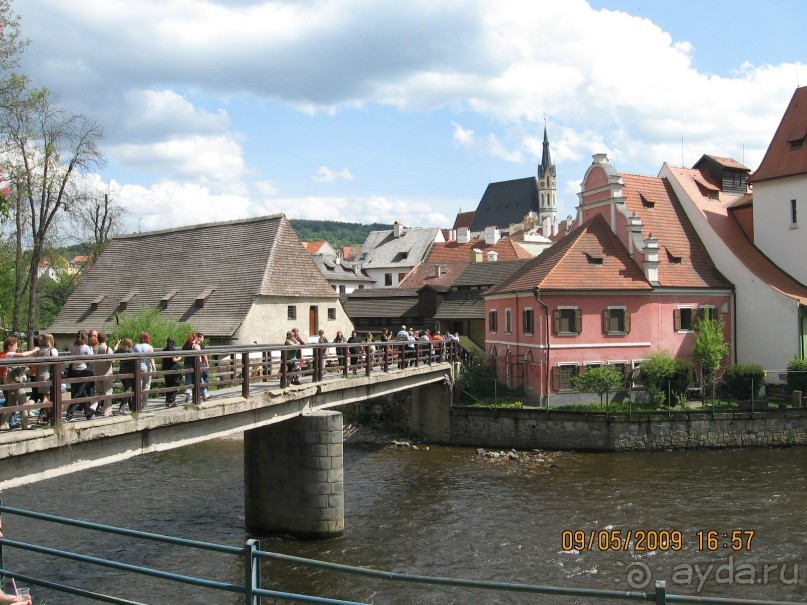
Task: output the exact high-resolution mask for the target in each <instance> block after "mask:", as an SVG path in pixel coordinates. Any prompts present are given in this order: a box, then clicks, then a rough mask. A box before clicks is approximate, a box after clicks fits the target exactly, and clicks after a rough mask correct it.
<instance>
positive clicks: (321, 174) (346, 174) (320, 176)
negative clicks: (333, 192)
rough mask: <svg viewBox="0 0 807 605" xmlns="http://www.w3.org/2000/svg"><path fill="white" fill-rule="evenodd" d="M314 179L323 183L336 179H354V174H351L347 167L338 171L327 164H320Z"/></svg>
mask: <svg viewBox="0 0 807 605" xmlns="http://www.w3.org/2000/svg"><path fill="white" fill-rule="evenodd" d="M314 180H315V181H319V182H321V183H333V182H334V181H336V180H342V181H352V180H353V175H352V174H350V170H348V169H347V168H343V169H342V170H339V171H336V170H331V169H330V168H328V167H327V166H320V167H319V168H317V173H316V175H314Z"/></svg>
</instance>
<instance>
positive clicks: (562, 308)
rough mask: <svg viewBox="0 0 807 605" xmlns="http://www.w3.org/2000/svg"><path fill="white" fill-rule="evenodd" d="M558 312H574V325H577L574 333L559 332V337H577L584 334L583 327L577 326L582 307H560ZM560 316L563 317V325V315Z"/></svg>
mask: <svg viewBox="0 0 807 605" xmlns="http://www.w3.org/2000/svg"><path fill="white" fill-rule="evenodd" d="M557 310H558V311H574V323H575V326H574V327H575V330H574V331H572V332H564V331H562V330H558V336H577V335H578V334H580V332H582V330H581V329H580V328H581V327H582V326H578V325H577V312H578V311H579V310H580V307H577V306H572V305H569V306H558V307H557ZM560 315H561V318H560V319H561V323H563V313H561V314H560Z"/></svg>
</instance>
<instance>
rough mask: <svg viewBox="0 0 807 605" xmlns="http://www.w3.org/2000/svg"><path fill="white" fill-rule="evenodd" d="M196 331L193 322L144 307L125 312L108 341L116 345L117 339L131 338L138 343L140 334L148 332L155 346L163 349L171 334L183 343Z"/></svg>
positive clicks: (178, 341)
mask: <svg viewBox="0 0 807 605" xmlns="http://www.w3.org/2000/svg"><path fill="white" fill-rule="evenodd" d="M194 331H195V329H194V327H193V326H192V325H191V324H189V323H184V322H178V321H175V320H173V319H169V318H167V317H165V316H164V315H163V314H162V313H160V310H159V309H150V308H148V307H142V308H140V309H138V310H137V311H135V312H133V313H125V314H123V315H122V316H121V318H120V323H119V324H118V325H117V327H116V328H115V329H114V330H112V331H111V332H110V334H109V338H108V342H109V343H110V344H111V345H114V344H115V342H116V341H117V340H123V339H124V338H131V339H132V341H133V342H135V343H137V342H139V338H140V334H141V333H142V332H148V333H149V336H151V344H152V345H153V346H154V348H155V349H161V348H163V347H164V346H165V341H166V339H167V338H168V337H169V336H173V337H174V338H175V339H176V341H177V343H179V344H182V343H183V342H185V339H187V337H188V334H190V333H191V332H194Z"/></svg>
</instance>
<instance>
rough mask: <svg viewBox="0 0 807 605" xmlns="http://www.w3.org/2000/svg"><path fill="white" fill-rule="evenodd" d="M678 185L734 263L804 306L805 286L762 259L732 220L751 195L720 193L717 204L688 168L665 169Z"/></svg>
mask: <svg viewBox="0 0 807 605" xmlns="http://www.w3.org/2000/svg"><path fill="white" fill-rule="evenodd" d="M667 167H668V169H669V170H670V171H671V172H672V173H673V174H674V175H675V178H677V180H678V182H679V183H680V184H681V186H682V187H683V188H684V190H685V191H686V192H687V194H688V196H689V198H690V199H691V200H692V202H693V204H694V205H695V207H696V208H697V209H698V211H699V212H700V213H701V214H702V215H703V217H704V218H705V219H706V222H707V223H708V224H709V226H710V227H711V228H712V229H713V230H714V232H715V234H716V235H717V236H718V237H720V239H721V240H722V241H723V243H724V244H725V245H726V246H727V247H728V248H729V249H730V250H731V251H732V252H733V253H734V255H735V256H736V257H737V259H738V260H739V261H740V262H742V263H743V265H745V267H746V268H747V269H748V270H749V271H750V272H751V273H753V274H754V275H755V276H756V277H757V279H759V280H760V282H762V283H764V284H767V285H768V286H769V287H771V288H773V289H774V290H778V291H779V292H781V293H782V294H784V295H785V296H789V297H791V298H793V299H794V300H797V301H799V303H800V304H802V305H807V285H804V284H802V283H800V282H799V281H797V280H796V279H794V278H793V277H791V276H790V275H788V274H787V273H785V272H784V271H783V270H782V269H780V268H779V266H778V265H776V264H775V263H773V262H772V261H771V260H770V259H769V258H768V257H767V256H765V255H764V254H763V253H762V252H761V251H760V250H759V248H757V247H756V246H755V245H754V244H753V242H752V241H751V240H750V239H748V236H747V235H746V234H745V232H744V231H743V229H742V227H741V225H740V224H739V223H738V222H737V220H736V219H735V218H734V217H733V216H732V209H734V208H738V207H742V206H745V205H747V204H749V203H750V202H751V201H752V197H751V196H750V195H745V196H742V197H739V198H737V197H732V196H725V195H723V194H722V193H721V195H720V197H719V199H718V200H714V199H709V198H708V197H705V196H704V195H703V194H702V193H701V192H700V190H699V189H698V186H697V179H698V176H699V175H700V173H699V172H698V171H697V170H694V169H691V168H675V167H672V166H669V165H668V166H667Z"/></svg>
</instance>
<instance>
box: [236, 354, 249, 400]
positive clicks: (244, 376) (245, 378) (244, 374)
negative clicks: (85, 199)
mask: <svg viewBox="0 0 807 605" xmlns="http://www.w3.org/2000/svg"><path fill="white" fill-rule="evenodd" d="M233 361H235V355H233ZM250 372H251V369H250V367H249V351H244V352H243V353H241V397H243V398H244V399H247V398H248V397H249V379H250Z"/></svg>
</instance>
